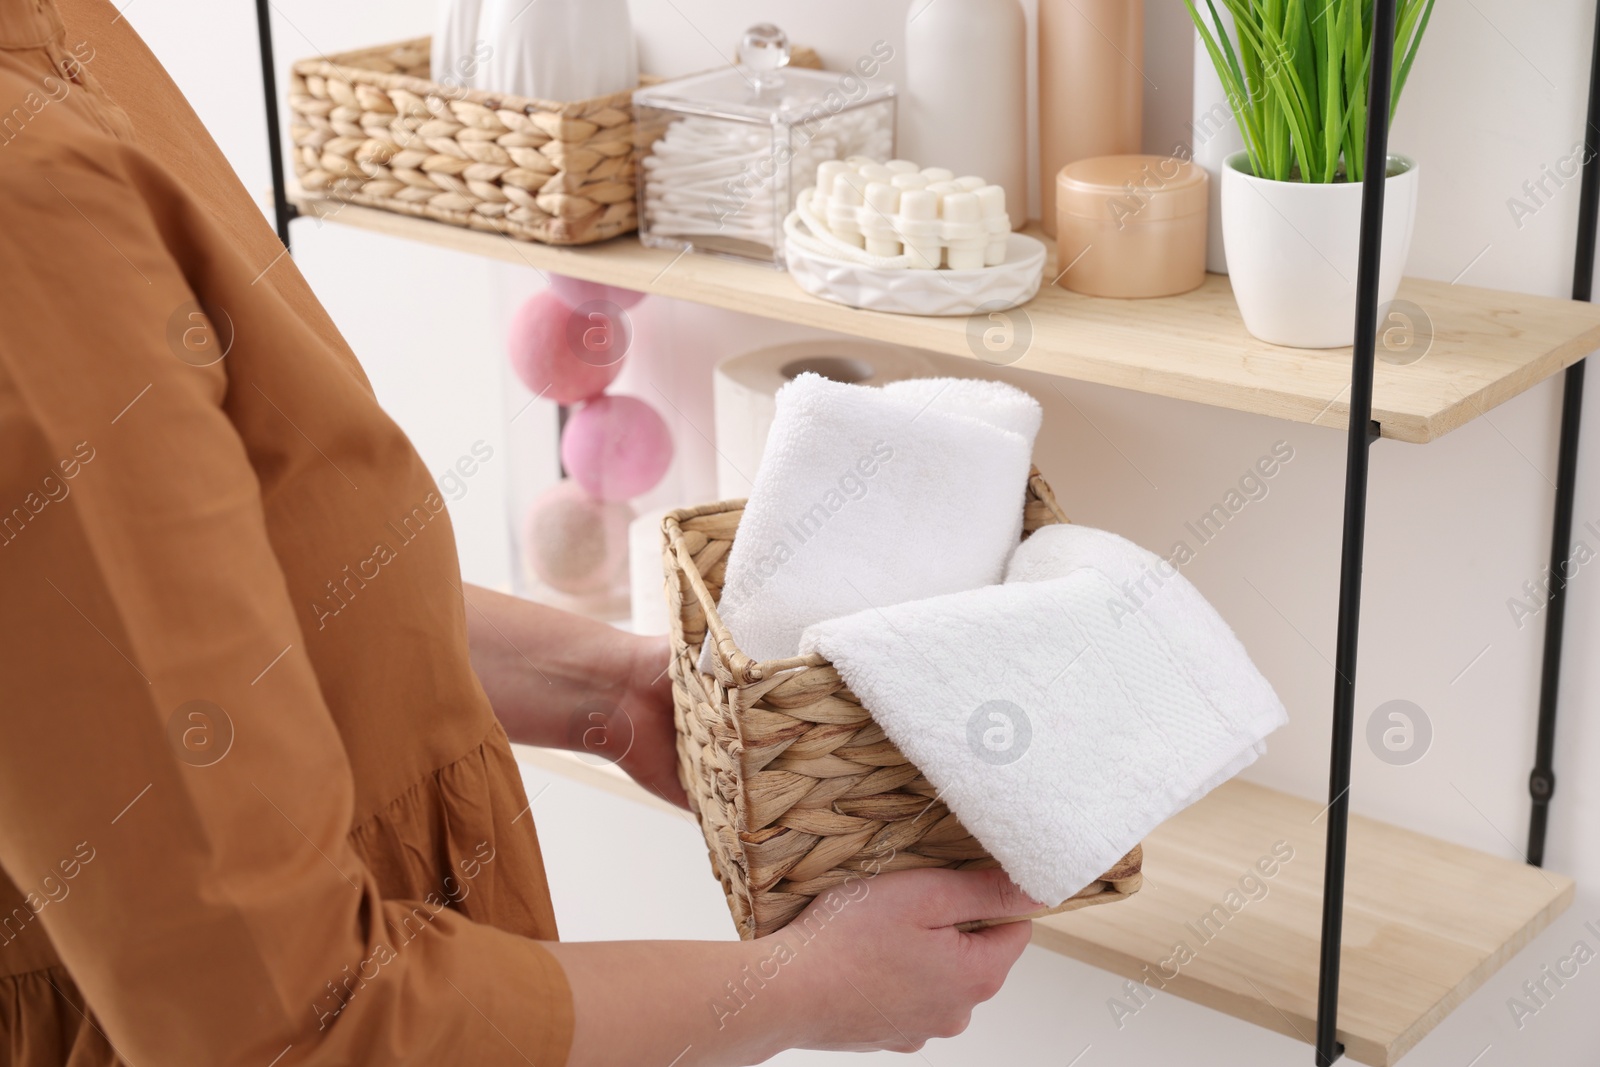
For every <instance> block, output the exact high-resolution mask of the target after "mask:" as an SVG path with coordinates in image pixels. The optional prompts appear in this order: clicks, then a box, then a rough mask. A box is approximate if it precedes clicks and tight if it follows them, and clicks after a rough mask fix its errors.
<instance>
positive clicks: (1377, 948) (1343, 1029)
mask: <svg viewBox="0 0 1600 1067" xmlns="http://www.w3.org/2000/svg"><path fill="white" fill-rule="evenodd" d="M1322 810H1323V809H1322V805H1321V804H1318V803H1315V802H1313V801H1310V800H1304V799H1301V798H1299V797H1294V796H1290V795H1288V794H1286V793H1280V792H1278V791H1276V790H1272V789H1266V788H1264V787H1262V786H1258V785H1252V784H1250V783H1248V782H1244V781H1240V780H1238V779H1235V780H1234V781H1232V782H1229V783H1228V784H1226V785H1224V786H1222V787H1221V788H1219V789H1217V790H1216V791H1215V792H1213V793H1212V794H1211V795H1209V796H1207V797H1206V798H1205V799H1204V800H1202V801H1201V802H1200V803H1198V804H1196V805H1195V806H1194V807H1192V808H1190V809H1188V810H1187V811H1184V812H1182V813H1181V814H1179V815H1177V816H1175V817H1173V818H1172V819H1170V820H1168V821H1167V822H1166V823H1164V824H1163V825H1162V826H1161V827H1160V828H1159V829H1157V830H1156V831H1155V832H1154V833H1152V834H1151V835H1150V836H1149V838H1148V839H1146V841H1145V845H1144V870H1145V873H1146V876H1147V877H1146V880H1145V884H1144V888H1143V889H1141V890H1140V891H1139V892H1138V893H1137V894H1136V895H1135V896H1134V897H1133V898H1132V899H1131V900H1128V901H1125V902H1123V903H1119V904H1114V905H1111V906H1109V907H1100V908H1085V909H1083V910H1082V911H1078V912H1072V913H1069V914H1066V915H1055V916H1050V917H1048V918H1045V919H1042V920H1039V921H1038V922H1037V923H1035V925H1034V941H1035V942H1036V943H1037V944H1039V945H1042V946H1044V947H1046V948H1051V949H1055V950H1056V951H1058V952H1061V953H1064V954H1065V955H1068V956H1072V957H1074V958H1076V959H1080V960H1083V961H1085V962H1087V963H1092V964H1094V965H1095V966H1097V967H1103V968H1105V969H1107V970H1110V971H1114V972H1116V973H1117V974H1120V975H1123V976H1124V977H1126V978H1131V979H1134V980H1135V981H1138V982H1143V981H1145V980H1147V979H1148V980H1149V981H1150V985H1151V987H1152V988H1157V989H1160V988H1161V987H1162V983H1163V981H1164V978H1163V975H1165V977H1166V978H1170V981H1165V987H1164V992H1167V993H1172V994H1175V995H1177V996H1180V997H1183V998H1184V999H1186V1000H1192V1001H1194V1002H1196V1003H1198V1004H1203V1005H1205V1006H1206V1007H1209V1008H1213V1009H1215V1010H1217V1011H1221V1012H1225V1013H1227V1014H1229V1015H1234V1016H1237V1017H1238V1018H1241V1019H1246V1020H1248V1021H1250V1022H1253V1023H1256V1024H1257V1025H1259V1026H1265V1027H1267V1028H1268V1029H1270V1030H1276V1031H1277V1032H1279V1033H1281V1034H1285V1035H1287V1036H1289V1037H1295V1038H1298V1039H1299V1040H1302V1041H1304V1042H1306V1043H1307V1044H1312V1043H1314V1038H1315V1034H1316V1017H1317V961H1318V944H1319V940H1320V931H1321V923H1322V872H1323V847H1324V833H1323V827H1324V826H1325V825H1326V821H1327V820H1326V818H1325V817H1324V816H1323V815H1322ZM1280 841H1281V842H1286V843H1287V846H1288V847H1289V848H1292V849H1293V858H1292V859H1291V860H1289V861H1288V862H1286V863H1279V864H1278V865H1277V870H1276V873H1275V874H1274V875H1273V876H1272V877H1271V878H1264V877H1261V876H1260V872H1259V871H1256V870H1255V865H1256V863H1257V861H1259V860H1260V859H1261V858H1262V857H1267V858H1269V859H1271V858H1272V857H1273V852H1272V850H1273V847H1274V846H1275V845H1276V844H1277V843H1278V842H1280ZM1347 857H1348V858H1347V861H1346V862H1347V867H1346V874H1345V906H1344V941H1343V951H1342V954H1341V957H1340V959H1341V962H1340V982H1339V990H1340V992H1339V1040H1341V1041H1343V1042H1344V1045H1345V1055H1346V1056H1347V1057H1348V1058H1350V1059H1352V1060H1354V1061H1356V1062H1357V1063H1367V1064H1375V1065H1380V1067H1383V1065H1387V1064H1392V1063H1395V1062H1396V1061H1398V1060H1399V1059H1400V1057H1401V1056H1403V1055H1405V1054H1406V1053H1407V1052H1408V1051H1410V1050H1411V1048H1412V1047H1413V1046H1414V1045H1416V1043H1417V1042H1418V1041H1420V1040H1422V1038H1423V1037H1424V1036H1425V1035H1426V1034H1427V1033H1428V1032H1429V1031H1430V1030H1432V1029H1433V1028H1434V1027H1435V1026H1437V1025H1438V1024H1439V1022H1440V1021H1442V1020H1443V1019H1444V1017H1445V1016H1447V1015H1449V1014H1450V1013H1451V1012H1452V1011H1454V1010H1455V1009H1456V1007H1458V1006H1459V1005H1460V1004H1461V1002H1462V1001H1464V1000H1465V999H1466V998H1467V996H1468V995H1469V994H1470V993H1472V991H1473V990H1475V989H1477V988H1478V987H1479V986H1481V985H1482V984H1483V983H1484V981H1485V980H1486V979H1487V978H1488V977H1489V976H1490V975H1491V974H1493V973H1494V972H1495V971H1496V970H1498V969H1499V968H1500V967H1501V965H1502V964H1504V963H1505V962H1506V961H1507V960H1508V959H1510V958H1511V956H1513V955H1514V954H1515V953H1516V952H1517V951H1518V950H1520V949H1521V948H1522V947H1523V946H1524V945H1526V944H1527V943H1528V942H1529V941H1531V940H1532V939H1533V937H1534V935H1535V934H1537V933H1538V932H1539V931H1540V930H1543V929H1544V928H1545V927H1546V926H1548V925H1550V923H1551V921H1552V920H1554V919H1555V917H1556V916H1558V915H1560V914H1561V913H1562V912H1563V911H1565V910H1566V909H1567V907H1568V905H1570V904H1571V903H1572V897H1573V883H1572V879H1570V878H1567V877H1565V876H1563V875H1560V874H1555V873H1552V872H1550V871H1544V870H1540V869H1539V868H1536V867H1529V866H1528V865H1527V864H1524V863H1518V862H1514V861H1511V860H1505V859H1501V858H1499V857H1497V856H1491V855H1488V854H1487V853H1483V852H1478V851H1476V850H1474V849H1470V848H1464V847H1462V846H1460V845H1453V844H1450V843H1448V842H1445V841H1440V840H1438V839H1437V838H1432V837H1428V836H1426V835H1424V834H1418V833H1413V832H1411V831H1409V830H1402V829H1400V828H1398V827H1395V826H1391V825H1389V824H1387V823H1382V822H1378V821H1377V820H1375V819H1367V818H1363V817H1361V816H1359V815H1353V816H1351V818H1350V840H1349V851H1348V853H1347ZM1247 873H1254V874H1256V876H1257V879H1258V881H1259V882H1260V884H1261V885H1262V886H1264V887H1265V895H1264V896H1261V898H1260V899H1259V900H1249V898H1248V896H1247V895H1245V894H1239V895H1238V896H1236V897H1235V898H1234V899H1233V900H1232V901H1229V900H1228V899H1227V897H1228V893H1229V892H1230V890H1231V891H1233V892H1235V893H1236V894H1238V893H1239V888H1240V886H1239V881H1240V879H1241V877H1243V876H1245V875H1246V874H1247ZM1247 888H1248V887H1247ZM1254 892H1255V893H1256V894H1257V895H1260V893H1261V890H1260V889H1256V890H1254ZM1240 900H1246V901H1248V902H1246V903H1244V905H1243V906H1242V907H1241V908H1239V910H1238V911H1237V912H1236V913H1231V914H1230V915H1229V917H1228V918H1226V920H1225V921H1223V920H1222V917H1221V916H1217V917H1215V918H1214V919H1213V920H1212V922H1211V923H1210V924H1209V925H1208V926H1207V927H1206V928H1205V929H1201V920H1202V918H1203V917H1205V916H1206V915H1207V913H1209V912H1211V910H1212V909H1213V908H1214V907H1217V906H1218V905H1222V906H1223V909H1224V913H1227V907H1228V905H1229V904H1230V903H1231V904H1235V905H1237V904H1238V903H1239V901H1240ZM1218 927H1220V929H1218ZM1213 931H1214V932H1213ZM1202 935H1203V936H1205V937H1209V938H1210V940H1209V941H1208V942H1204V943H1202ZM1180 942H1181V943H1183V944H1185V945H1187V947H1188V948H1189V949H1190V951H1192V953H1193V959H1191V960H1190V961H1189V962H1187V963H1184V964H1182V965H1181V966H1176V967H1175V966H1173V964H1172V963H1168V961H1169V960H1173V961H1174V962H1177V961H1176V960H1174V947H1175V946H1176V945H1178V944H1179V943H1180ZM1181 958H1182V956H1181V954H1179V956H1178V959H1180V960H1181ZM1174 971H1176V977H1173V974H1174ZM1141 995H1143V994H1141ZM1156 995H1158V996H1159V995H1160V994H1159V993H1158V994H1156ZM1128 1002H1129V1007H1130V1008H1136V1007H1138V1001H1137V1000H1135V999H1133V998H1129V1001H1128ZM1128 1025H1133V1023H1132V1022H1131V1021H1130V1022H1129V1024H1128Z"/></svg>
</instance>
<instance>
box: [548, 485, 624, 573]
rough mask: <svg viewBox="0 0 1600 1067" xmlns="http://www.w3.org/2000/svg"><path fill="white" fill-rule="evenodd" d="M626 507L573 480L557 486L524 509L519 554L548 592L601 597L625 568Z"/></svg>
mask: <svg viewBox="0 0 1600 1067" xmlns="http://www.w3.org/2000/svg"><path fill="white" fill-rule="evenodd" d="M632 519H633V509H632V508H630V507H628V505H626V504H616V503H608V502H606V501H603V500H595V499H594V498H593V497H591V496H589V495H588V494H587V493H585V492H584V491H583V489H582V488H581V487H580V486H579V485H578V484H577V483H576V482H573V481H572V480H570V479H568V480H566V481H562V482H558V483H556V484H555V485H554V486H552V487H551V488H549V489H546V490H545V491H544V492H543V493H540V494H539V496H538V498H537V499H535V500H534V502H533V505H532V506H531V507H529V508H528V515H527V518H526V519H525V520H524V524H523V531H522V555H523V559H524V560H525V561H526V562H527V565H528V569H529V570H531V571H532V572H533V573H534V574H535V575H537V576H538V578H539V580H540V581H542V582H544V584H546V585H548V586H549V587H550V588H552V589H554V590H556V591H557V592H561V593H566V594H568V595H570V596H585V595H588V594H592V593H603V592H605V591H607V590H608V589H611V588H613V587H614V586H617V585H619V584H620V583H621V582H622V580H623V577H624V576H625V574H626V572H627V569H628V523H629V522H630V521H632Z"/></svg>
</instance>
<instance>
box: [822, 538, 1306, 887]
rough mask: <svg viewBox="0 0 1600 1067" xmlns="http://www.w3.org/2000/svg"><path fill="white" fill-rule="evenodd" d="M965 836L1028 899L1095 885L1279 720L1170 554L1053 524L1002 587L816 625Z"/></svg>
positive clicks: (1276, 708)
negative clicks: (974, 839) (973, 840)
mask: <svg viewBox="0 0 1600 1067" xmlns="http://www.w3.org/2000/svg"><path fill="white" fill-rule="evenodd" d="M801 648H802V650H803V651H805V652H813V651H814V652H819V653H821V654H822V655H824V656H826V657H827V658H828V659H829V660H831V661H832V662H833V664H834V665H835V666H836V667H837V668H838V669H839V673H840V675H841V676H842V677H843V678H844V680H845V682H846V683H847V684H848V685H849V686H850V688H851V690H852V691H853V692H854V693H855V694H856V695H857V696H858V697H860V698H861V702H862V704H863V705H864V706H865V707H866V708H867V709H868V710H869V711H871V713H872V716H873V718H874V719H876V720H877V722H878V723H879V724H880V725H882V726H883V729H884V732H885V733H887V734H888V736H889V738H890V740H892V741H893V742H894V743H895V744H896V745H898V746H899V747H900V749H901V751H903V752H904V753H905V754H906V755H907V756H909V757H910V758H911V760H912V761H913V762H914V763H916V764H917V766H919V767H920V768H922V770H923V772H924V773H925V774H926V775H927V776H928V780H929V781H930V782H932V783H933V785H934V786H935V787H936V788H937V789H938V790H939V792H940V795H941V797H942V798H943V799H944V801H945V802H946V803H947V804H948V805H949V806H950V809H951V810H952V811H954V812H955V813H956V815H957V817H959V818H960V819H961V821H962V823H963V824H964V825H965V826H966V827H967V829H968V830H970V831H972V833H973V834H974V835H975V836H976V837H977V838H978V840H979V841H980V842H982V843H983V845H984V847H985V848H987V849H988V850H989V852H990V853H991V854H992V855H993V856H994V857H995V858H996V859H998V860H999V861H1000V864H1001V866H1003V867H1004V868H1005V869H1006V871H1007V872H1008V873H1009V874H1010V875H1011V877H1012V879H1013V880H1015V881H1016V883H1017V884H1018V885H1020V886H1021V887H1022V888H1023V889H1024V890H1026V891H1027V892H1028V893H1029V894H1030V895H1031V896H1033V897H1034V898H1035V899H1036V900H1039V901H1042V902H1044V903H1045V904H1049V905H1054V904H1057V903H1059V902H1061V901H1063V900H1066V899H1067V898H1068V897H1071V896H1072V895H1073V894H1075V893H1077V892H1078V891H1079V890H1081V889H1082V888H1083V887H1084V886H1086V885H1088V884H1089V883H1090V882H1092V881H1094V880H1095V879H1096V878H1098V877H1099V876H1100V874H1101V873H1103V872H1104V871H1106V870H1108V869H1109V868H1110V867H1111V866H1112V864H1114V863H1115V862H1116V861H1117V860H1118V859H1120V858H1121V857H1122V856H1123V855H1124V854H1125V853H1126V852H1127V851H1128V850H1129V849H1131V848H1132V847H1133V846H1134V845H1136V844H1138V843H1139V841H1141V840H1142V839H1143V838H1144V837H1145V835H1147V834H1148V833H1149V832H1150V831H1151V830H1153V829H1154V828H1155V827H1156V826H1158V825H1159V824H1160V823H1162V822H1163V821H1164V820H1166V819H1167V818H1169V817H1170V816H1172V815H1174V814H1176V813H1177V812H1178V811H1181V810H1182V809H1183V808H1185V807H1187V806H1188V805H1190V804H1192V803H1194V802H1195V801H1196V800H1198V799H1200V797H1202V796H1204V795H1205V794H1206V793H1207V792H1209V791H1210V790H1211V789H1213V788H1215V787H1216V786H1218V785H1220V784H1221V783H1222V782H1224V781H1226V780H1227V779H1228V778H1230V777H1232V776H1233V775H1234V774H1237V773H1238V772H1239V771H1240V770H1242V769H1243V768H1244V767H1246V766H1248V765H1249V764H1250V763H1252V762H1253V761H1254V760H1255V758H1256V756H1257V755H1258V754H1259V753H1261V752H1262V751H1264V750H1265V745H1264V742H1263V738H1265V737H1266V735H1267V734H1268V733H1270V732H1271V731H1273V730H1275V729H1277V728H1278V727H1279V726H1281V725H1283V723H1284V722H1285V721H1287V716H1286V715H1285V713H1284V709H1283V705H1282V703H1281V702H1279V700H1278V698H1277V695H1276V694H1275V693H1274V692H1273V691H1272V687H1271V685H1270V684H1268V682H1267V680H1266V679H1265V678H1263V677H1262V676H1261V673H1260V672H1259V671H1257V670H1256V668H1255V666H1254V665H1253V664H1252V663H1251V662H1250V657H1249V656H1248V655H1247V654H1246V652H1245V650H1244V647H1243V646H1242V645H1241V644H1240V643H1239V640H1238V638H1237V637H1235V636H1234V634H1233V631H1232V630H1230V629H1229V628H1228V625H1227V623H1226V622H1224V621H1223V620H1222V618H1221V616H1219V615H1218V614H1217V613H1216V611H1215V609H1213V608H1212V607H1211V605H1210V604H1208V603H1207V602H1206V600H1205V598H1204V597H1202V596H1201V595H1200V593H1199V591H1198V590H1196V589H1195V588H1194V586H1193V585H1192V584H1190V583H1189V581H1188V580H1187V579H1186V578H1184V577H1183V576H1182V575H1181V574H1179V573H1178V572H1177V569H1176V568H1175V567H1173V566H1171V565H1170V564H1168V563H1167V562H1166V561H1165V560H1162V559H1160V558H1159V557H1157V556H1154V555H1152V554H1151V553H1149V552H1146V551H1144V550H1143V549H1141V548H1139V547H1138V546H1137V545H1134V544H1132V543H1131V542H1129V541H1126V540H1124V539H1123V538H1121V537H1117V536H1116V535H1115V534H1110V533H1106V532H1104V531H1101V530H1092V529H1086V528H1084V527H1081V526H1072V525H1056V526H1047V527H1045V528H1043V529H1041V530H1039V531H1037V532H1035V533H1034V534H1033V535H1032V536H1031V537H1030V538H1029V539H1028V540H1027V541H1025V542H1023V544H1022V545H1021V546H1020V547H1019V548H1018V549H1017V550H1016V553H1015V554H1014V556H1013V558H1012V560H1011V562H1010V565H1009V566H1008V568H1007V576H1006V584H1004V585H998V586H990V587H988V588H984V589H975V590H970V591H967V592H961V593H953V594H949V595H946V596H940V597H934V598H931V599H927V600H921V601H913V602H910V603H902V604H893V605H888V606H884V607H881V608H880V609H878V610H872V611H862V612H858V613H856V614H854V615H850V616H847V617H844V618H839V619H833V620H830V621H826V622H821V623H818V624H816V625H814V626H812V627H810V628H808V629H807V630H806V632H805V634H804V636H803V638H802V640H801Z"/></svg>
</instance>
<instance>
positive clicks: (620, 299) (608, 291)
mask: <svg viewBox="0 0 1600 1067" xmlns="http://www.w3.org/2000/svg"><path fill="white" fill-rule="evenodd" d="M550 288H551V289H552V290H553V291H554V292H555V294H556V295H557V296H559V297H560V298H561V299H562V301H563V302H565V304H566V305H567V307H569V308H576V307H582V306H583V305H584V304H592V303H598V302H600V301H610V302H611V303H613V304H615V305H617V307H619V308H622V309H623V310H624V311H626V310H627V309H628V308H631V307H633V305H635V304H637V303H638V302H639V301H641V300H643V299H644V296H645V294H643V293H641V292H638V291H637V290H634V289H622V288H619V287H618V286H615V285H605V284H602V283H601V282H586V281H584V280H582V279H581V278H568V277H567V276H566V275H564V274H552V275H550Z"/></svg>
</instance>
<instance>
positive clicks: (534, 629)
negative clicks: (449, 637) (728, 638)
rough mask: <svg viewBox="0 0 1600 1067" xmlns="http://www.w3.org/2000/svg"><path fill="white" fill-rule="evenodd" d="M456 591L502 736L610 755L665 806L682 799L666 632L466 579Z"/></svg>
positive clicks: (605, 758)
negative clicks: (644, 631)
mask: <svg viewBox="0 0 1600 1067" xmlns="http://www.w3.org/2000/svg"><path fill="white" fill-rule="evenodd" d="M464 592H465V594H466V606H467V640H468V642H469V644H470V646H471V650H472V666H473V668H474V669H475V670H476V671H477V673H478V680H479V681H480V682H481V683H482V684H483V689H484V692H485V693H486V694H487V695H488V697H489V703H490V705H491V706H493V708H494V713H495V715H496V716H498V717H499V719H500V722H501V723H502V724H503V725H504V726H505V728H506V734H507V735H508V736H509V737H510V738H511V740H513V741H516V742H518V743H520V744H524V745H538V746H541V747H543V748H566V749H571V750H572V751H574V752H578V753H580V754H582V755H583V756H584V757H585V758H586V759H589V760H592V761H594V762H604V763H615V764H616V765H617V766H619V767H621V768H622V769H623V770H625V771H627V772H628V773H629V774H631V775H632V776H633V778H634V780H635V781H637V782H638V783H639V784H640V785H642V786H644V787H645V788H646V789H648V790H650V791H651V792H652V793H654V794H656V795H657V796H659V797H661V798H662V799H663V800H665V801H667V802H668V803H669V804H677V805H679V806H682V807H687V806H688V803H689V799H688V797H687V796H685V795H684V792H683V787H682V786H681V785H679V784H678V757H677V752H676V747H677V737H676V731H675V729H674V727H673V723H672V682H671V680H670V679H669V678H668V677H667V663H668V656H669V654H670V653H669V649H668V642H667V638H665V637H641V636H638V635H635V634H630V633H625V632H624V631H622V630H618V629H617V628H616V627H614V626H610V625H608V624H606V623H603V622H597V621H595V620H594V619H586V618H584V617H583V616H581V615H573V614H571V613H569V612H565V611H561V610H559V609H556V608H553V607H550V606H548V605H545V604H536V603H534V602H533V601H531V600H523V599H520V598H518V597H513V596H507V595H506V594H504V593H496V592H493V591H491V590H488V589H482V588H479V587H478V586H474V585H469V586H466V587H465V590H464Z"/></svg>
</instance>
